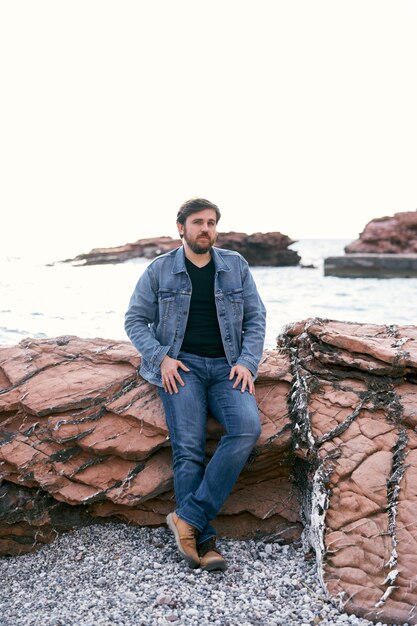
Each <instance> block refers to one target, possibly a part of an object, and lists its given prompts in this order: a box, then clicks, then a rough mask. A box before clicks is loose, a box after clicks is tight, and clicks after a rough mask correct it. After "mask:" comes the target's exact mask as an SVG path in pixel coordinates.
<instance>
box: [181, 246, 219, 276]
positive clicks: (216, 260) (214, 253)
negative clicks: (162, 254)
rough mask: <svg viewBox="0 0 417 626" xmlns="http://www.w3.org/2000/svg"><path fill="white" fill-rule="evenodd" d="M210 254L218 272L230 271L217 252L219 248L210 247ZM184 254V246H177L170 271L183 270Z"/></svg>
mask: <svg viewBox="0 0 417 626" xmlns="http://www.w3.org/2000/svg"><path fill="white" fill-rule="evenodd" d="M211 255H212V257H213V261H214V267H215V268H216V270H217V271H218V272H230V267H229V266H228V265H227V263H226V261H225V260H224V259H223V257H222V255H221V254H220V252H219V248H212V249H211ZM185 271H186V268H185V254H184V246H181V247H180V248H178V250H177V251H176V252H175V257H174V264H173V266H172V273H173V274H179V273H180V272H185Z"/></svg>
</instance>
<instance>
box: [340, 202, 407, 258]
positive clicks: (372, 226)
mask: <svg viewBox="0 0 417 626" xmlns="http://www.w3.org/2000/svg"><path fill="white" fill-rule="evenodd" d="M345 252H347V253H350V254H352V253H384V254H397V253H400V254H416V253H417V211H407V212H403V213H395V214H394V215H393V216H392V217H377V218H375V219H373V220H371V221H370V222H369V223H368V224H367V225H366V226H365V228H364V230H363V232H362V233H361V234H360V236H359V239H357V240H356V241H353V242H352V243H350V244H348V245H347V246H346V247H345Z"/></svg>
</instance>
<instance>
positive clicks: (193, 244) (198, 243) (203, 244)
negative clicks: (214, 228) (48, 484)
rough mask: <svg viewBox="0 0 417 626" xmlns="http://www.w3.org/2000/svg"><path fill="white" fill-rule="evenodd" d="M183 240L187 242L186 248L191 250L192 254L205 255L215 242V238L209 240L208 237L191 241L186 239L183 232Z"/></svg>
mask: <svg viewBox="0 0 417 626" xmlns="http://www.w3.org/2000/svg"><path fill="white" fill-rule="evenodd" d="M184 239H185V241H186V242H187V244H188V246H189V247H190V248H191V250H192V251H193V252H194V254H206V252H209V250H211V249H212V247H213V245H214V242H215V241H216V239H215V238H213V239H210V235H207V237H201V236H200V237H198V238H197V239H196V240H194V241H191V240H190V239H189V238H188V235H187V232H186V231H185V230H184Z"/></svg>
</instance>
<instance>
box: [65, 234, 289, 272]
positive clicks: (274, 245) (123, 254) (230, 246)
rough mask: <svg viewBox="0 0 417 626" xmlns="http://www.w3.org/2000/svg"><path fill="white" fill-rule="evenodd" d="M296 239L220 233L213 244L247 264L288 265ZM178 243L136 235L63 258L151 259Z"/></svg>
mask: <svg viewBox="0 0 417 626" xmlns="http://www.w3.org/2000/svg"><path fill="white" fill-rule="evenodd" d="M292 243H295V242H294V241H293V240H292V239H290V238H289V237H287V236H286V235H282V234H281V233H278V232H272V233H254V234H253V235H247V234H245V233H236V232H230V233H219V235H218V238H217V242H216V246H218V247H220V248H226V249H227V250H235V251H236V252H240V254H242V255H243V256H244V257H245V259H246V260H247V262H248V263H249V265H273V266H288V265H298V263H299V262H300V258H301V257H300V255H299V254H298V253H297V252H296V251H295V250H289V249H288V246H290V245H291V244H292ZM180 245H181V240H180V239H172V238H171V237H157V238H155V239H138V241H135V242H134V243H127V244H125V245H124V246H118V247H116V248H94V249H93V250H91V252H87V253H86V254H79V255H78V256H76V257H75V258H74V259H67V260H66V262H71V263H76V264H78V265H97V264H102V263H122V262H124V261H128V260H129V259H135V258H141V257H142V258H146V259H153V258H155V257H157V256H159V255H161V254H164V253H165V252H169V251H170V250H173V249H174V248H178V247H179V246H180Z"/></svg>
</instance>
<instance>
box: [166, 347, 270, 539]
mask: <svg viewBox="0 0 417 626" xmlns="http://www.w3.org/2000/svg"><path fill="white" fill-rule="evenodd" d="M178 359H179V360H180V361H182V362H183V363H184V364H185V365H186V366H187V367H188V368H189V369H190V371H189V372H184V371H183V370H181V369H180V370H179V372H180V374H181V377H182V379H183V381H184V383H185V386H184V387H181V386H180V385H178V393H177V394H176V393H173V394H172V395H170V394H169V393H167V392H166V391H164V389H163V388H161V387H159V394H160V396H161V398H162V402H163V404H164V409H165V415H166V420H167V425H168V429H169V433H170V439H171V447H172V454H173V465H174V491H175V499H176V505H177V508H176V513H177V515H178V516H179V517H180V518H181V519H183V520H185V521H186V522H188V523H189V524H191V526H194V528H197V529H198V530H199V536H198V540H197V541H198V543H203V541H206V540H207V539H209V538H210V537H213V536H215V535H216V531H215V530H214V528H213V527H212V526H211V525H210V523H209V522H210V520H213V519H214V518H215V517H216V515H217V514H218V512H219V511H220V509H221V507H222V506H223V504H224V502H225V501H226V499H227V497H228V495H229V494H230V492H231V490H232V488H233V486H234V484H235V482H236V480H237V478H238V476H239V474H240V472H241V471H242V469H243V467H244V465H245V463H246V461H247V459H248V457H249V455H250V453H251V451H252V449H253V447H254V445H255V443H256V441H257V439H258V437H259V435H260V433H261V425H260V419H259V412H258V408H257V405H256V400H255V397H254V396H253V395H251V394H250V393H249V392H248V391H245V392H244V393H242V392H241V390H240V388H239V389H238V388H236V389H233V384H234V380H229V375H230V369H231V368H230V365H229V364H228V362H227V360H226V359H225V358H206V357H201V356H197V355H194V354H189V353H185V352H180V353H179V355H178ZM239 387H240V385H239ZM208 411H210V413H211V414H212V415H213V417H214V418H215V419H216V420H217V421H218V422H220V424H222V426H223V428H224V434H223V435H222V437H221V439H220V442H219V444H218V446H217V448H216V451H215V453H214V455H213V456H212V458H211V459H210V461H209V462H208V464H207V466H206V464H205V445H206V421H207V414H208Z"/></svg>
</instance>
